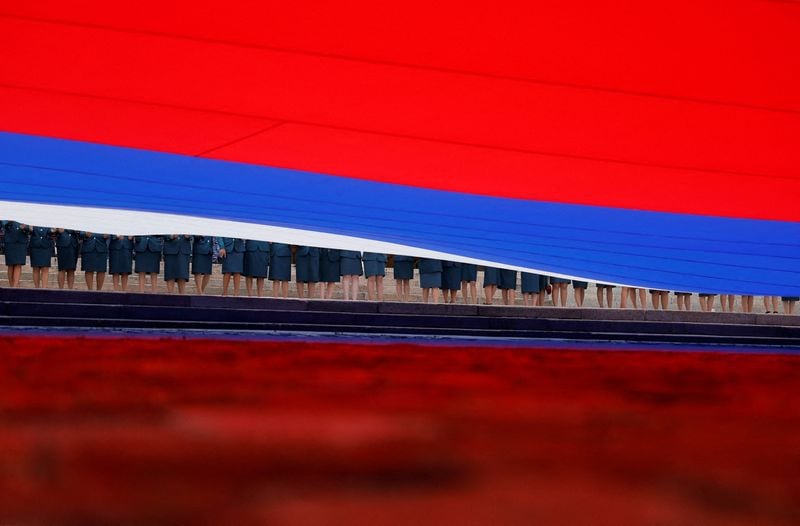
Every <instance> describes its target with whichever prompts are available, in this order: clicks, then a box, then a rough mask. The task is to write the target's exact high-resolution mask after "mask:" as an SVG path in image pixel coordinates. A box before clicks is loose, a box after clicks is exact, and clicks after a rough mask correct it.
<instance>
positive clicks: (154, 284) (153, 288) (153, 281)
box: [149, 272, 158, 294]
mask: <svg viewBox="0 0 800 526" xmlns="http://www.w3.org/2000/svg"><path fill="white" fill-rule="evenodd" d="M149 276H150V292H152V293H153V294H155V293H157V292H158V274H157V273H155V272H151V273H150V274H149Z"/></svg>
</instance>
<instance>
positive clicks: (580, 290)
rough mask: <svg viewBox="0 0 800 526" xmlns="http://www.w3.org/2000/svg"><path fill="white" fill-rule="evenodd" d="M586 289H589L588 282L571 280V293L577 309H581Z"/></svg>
mask: <svg viewBox="0 0 800 526" xmlns="http://www.w3.org/2000/svg"><path fill="white" fill-rule="evenodd" d="M587 288H589V282H588V281H580V280H577V279H573V280H572V293H573V294H574V295H575V305H576V306H577V307H583V302H584V300H585V299H586V289H587Z"/></svg>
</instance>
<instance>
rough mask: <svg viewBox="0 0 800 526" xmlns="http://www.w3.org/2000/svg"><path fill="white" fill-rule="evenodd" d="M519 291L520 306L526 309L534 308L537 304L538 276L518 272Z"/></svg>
mask: <svg viewBox="0 0 800 526" xmlns="http://www.w3.org/2000/svg"><path fill="white" fill-rule="evenodd" d="M520 282H521V283H520V290H521V292H522V304H523V305H525V306H526V307H535V306H537V305H538V304H539V274H534V273H532V272H520Z"/></svg>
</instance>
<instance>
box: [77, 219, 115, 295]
mask: <svg viewBox="0 0 800 526" xmlns="http://www.w3.org/2000/svg"><path fill="white" fill-rule="evenodd" d="M81 234H82V235H81V238H82V241H81V270H83V271H84V277H85V279H86V288H88V289H89V290H103V283H105V281H106V272H108V238H109V235H108V234H93V233H92V232H82V233H81Z"/></svg>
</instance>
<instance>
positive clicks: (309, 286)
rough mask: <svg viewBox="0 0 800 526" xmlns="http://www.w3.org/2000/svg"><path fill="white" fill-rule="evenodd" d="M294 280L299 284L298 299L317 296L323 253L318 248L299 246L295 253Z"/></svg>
mask: <svg viewBox="0 0 800 526" xmlns="http://www.w3.org/2000/svg"><path fill="white" fill-rule="evenodd" d="M294 255H295V264H294V278H295V282H296V283H297V297H298V298H308V299H311V298H313V297H314V296H316V294H317V286H318V285H319V281H320V279H321V277H322V276H321V275H320V263H321V261H320V258H321V253H320V250H319V248H317V247H306V246H299V247H297V251H296V252H295V254H294Z"/></svg>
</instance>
